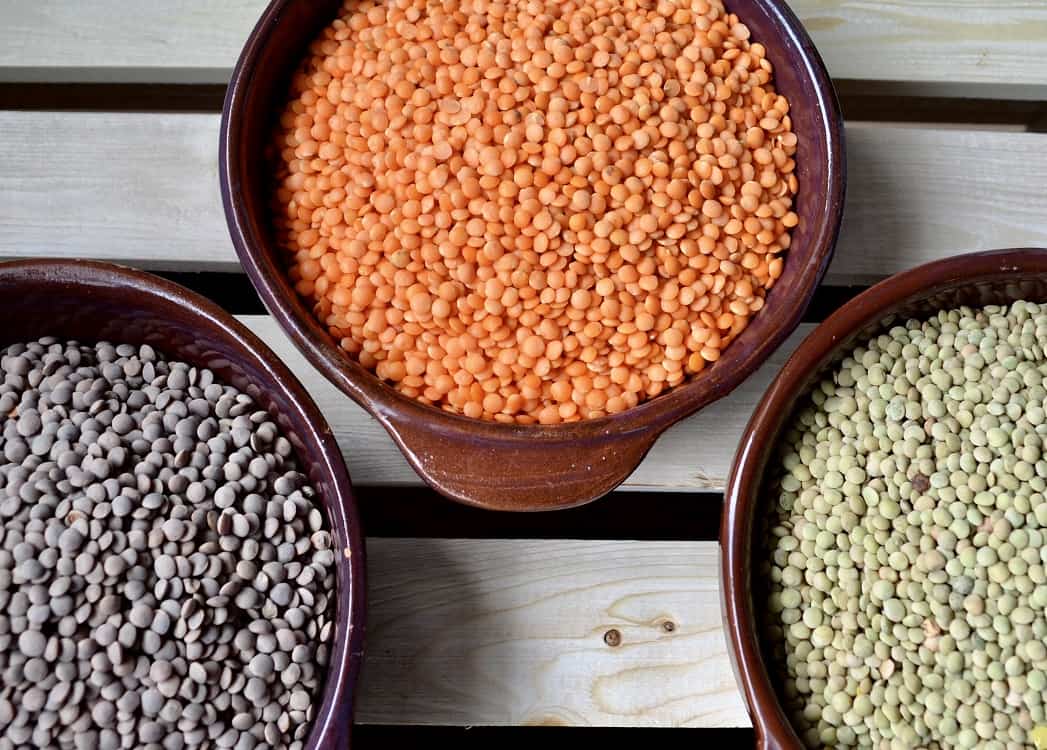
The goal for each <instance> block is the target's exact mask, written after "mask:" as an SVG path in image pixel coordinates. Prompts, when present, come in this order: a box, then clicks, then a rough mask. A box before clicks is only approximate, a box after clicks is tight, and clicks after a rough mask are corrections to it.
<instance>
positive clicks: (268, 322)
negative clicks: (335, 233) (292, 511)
mask: <svg viewBox="0 0 1047 750" xmlns="http://www.w3.org/2000/svg"><path fill="white" fill-rule="evenodd" d="M238 317H239V319H240V320H241V322H243V323H244V324H245V325H247V327H248V328H250V329H251V330H252V331H254V333H255V334H257V335H258V337H259V338H261V339H262V340H263V341H264V342H265V343H266V344H268V345H269V346H270V347H272V349H273V351H274V352H276V355H277V356H278V357H279V358H280V359H281V360H282V361H283V362H284V363H285V364H286V365H287V366H288V367H289V368H290V369H291V371H292V372H293V373H294V374H295V375H296V376H297V377H298V379H299V380H301V381H302V383H303V384H304V385H305V387H306V390H307V391H309V393H310V395H312V397H313V399H314V400H315V401H316V403H317V404H318V405H319V406H320V411H321V412H323V415H324V417H325V418H326V419H327V422H328V423H329V424H330V425H331V428H332V429H333V430H334V433H335V437H336V438H337V439H338V444H339V445H340V446H341V448H342V452H343V453H344V455H345V460H346V464H347V465H348V466H349V475H350V476H351V477H352V480H353V484H356V485H375V486H389V485H394V486H395V485H417V484H420V483H421V480H420V479H419V478H418V475H417V474H415V473H414V470H413V469H411V467H410V466H409V465H408V463H407V460H406V459H405V458H404V457H403V455H402V454H401V453H400V451H399V449H398V448H397V447H396V445H395V444H394V443H393V441H392V438H390V437H389V435H388V433H386V431H385V429H384V428H383V427H382V426H381V425H380V424H378V422H377V421H376V420H375V419H374V418H373V417H371V415H370V414H368V413H367V412H366V411H364V410H363V408H362V407H360V406H358V405H357V404H356V403H355V402H353V401H352V400H351V399H350V398H349V397H348V396H346V395H344V394H343V393H342V392H341V391H339V390H338V389H337V388H335V387H334V385H332V384H331V383H330V382H329V381H328V380H327V379H326V378H324V377H323V376H322V375H321V374H320V373H319V372H317V370H316V369H315V368H314V367H313V366H312V365H311V364H309V363H308V362H307V361H306V359H305V357H304V356H302V354H301V353H300V352H299V351H298V350H297V349H296V348H295V347H294V345H293V344H292V343H291V341H290V340H289V339H288V338H287V336H285V335H284V333H283V331H282V330H280V328H279V326H278V325H277V323H276V321H275V320H274V319H273V318H271V317H269V316H267V315H245V316H238ZM812 328H813V326H812V325H810V324H805V325H801V326H800V327H799V328H798V329H797V331H796V332H795V333H793V335H792V336H791V337H790V338H789V339H788V340H787V341H786V342H785V343H784V344H783V345H782V346H781V347H779V348H778V350H777V351H776V352H775V353H774V354H772V355H771V357H770V359H768V360H767V362H765V363H764V365H763V366H762V367H761V368H760V369H759V370H757V371H756V373H754V374H753V375H752V376H751V377H750V378H748V379H747V380H746V381H745V382H744V383H743V384H742V385H740V386H738V388H737V389H736V390H735V391H734V393H732V394H731V395H729V396H727V397H726V398H723V399H720V400H719V401H716V402H714V403H712V404H710V405H709V406H707V407H705V408H704V409H702V410H701V411H700V412H698V413H697V414H695V415H694V416H691V417H688V418H687V419H685V420H683V421H682V422H680V423H679V424H677V425H675V426H674V427H670V428H669V429H668V430H666V432H665V433H664V434H663V435H662V436H661V437H660V438H659V439H658V441H657V442H656V443H655V444H654V447H653V448H652V449H651V452H650V453H648V454H647V456H646V458H644V460H643V462H642V463H641V464H640V466H639V468H637V470H636V471H635V472H633V474H632V476H630V477H629V478H628V479H626V480H625V483H624V484H623V485H622V487H621V489H623V490H648V491H650V490H656V491H692V492H693V491H699V492H700V491H707V492H708V491H722V490H723V488H724V485H725V484H726V481H727V474H728V471H729V470H730V466H731V461H732V460H733V459H734V449H735V446H736V445H738V441H739V438H740V437H741V434H742V430H743V429H744V427H745V424H746V422H747V421H748V420H749V416H750V415H751V414H752V411H753V409H754V408H755V407H756V403H757V401H759V399H760V398H761V396H762V395H763V393H764V391H765V390H766V389H767V386H768V385H770V382H771V379H772V378H773V377H774V375H775V374H777V372H778V370H779V369H781V366H782V365H783V364H785V360H786V359H787V358H788V356H789V355H790V354H791V353H792V352H793V350H794V349H795V348H796V347H797V345H798V344H799V343H800V341H801V340H802V339H803V337H804V336H805V335H806V334H807V333H809V332H810V330H811V329H812Z"/></svg>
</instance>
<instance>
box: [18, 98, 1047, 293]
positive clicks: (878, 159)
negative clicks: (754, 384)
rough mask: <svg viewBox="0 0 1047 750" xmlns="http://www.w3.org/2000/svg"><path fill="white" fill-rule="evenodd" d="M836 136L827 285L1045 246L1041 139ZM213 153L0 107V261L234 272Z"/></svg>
mask: <svg viewBox="0 0 1047 750" xmlns="http://www.w3.org/2000/svg"><path fill="white" fill-rule="evenodd" d="M847 143H848V156H849V162H850V164H849V180H848V185H849V189H848V202H847V211H846V217H845V221H844V231H843V234H842V237H841V240H840V243H839V247H838V250H837V256H836V261H835V262H834V263H833V265H832V266H831V268H830V270H829V275H828V278H827V281H828V283H851V282H855V281H859V282H867V281H873V280H876V279H879V278H882V277H883V276H884V275H886V274H889V273H893V272H895V271H899V270H902V269H905V268H909V267H911V266H913V265H916V264H917V263H921V262H924V261H927V260H932V259H934V258H940V257H943V256H946V255H951V254H954V253H958V252H967V251H971V250H980V249H987V248H993V247H1007V246H1017V245H1030V244H1032V245H1047V170H1045V169H1043V163H1044V162H1043V154H1044V152H1045V150H1047V134H1043V133H1010V132H994V131H985V130H957V129H954V128H948V129H926V128H901V127H884V126H879V125H869V124H857V125H851V126H850V127H849V128H848V130H847ZM217 150H218V117H217V115H202V114H170V113H168V114H143V113H125V114H118V113H83V112H12V111H0V258H3V257H23V256H26V255H50V256H55V257H93V258H105V259H109V260H118V261H122V262H126V263H132V264H135V265H139V266H143V267H146V268H155V269H168V270H170V269H178V270H239V265H238V264H237V261H236V255H235V253H234V252H233V250H232V245H231V243H230V241H229V238H228V234H227V232H226V227H225V219H224V216H223V213H222V205H221V201H220V199H219V196H218V168H217Z"/></svg>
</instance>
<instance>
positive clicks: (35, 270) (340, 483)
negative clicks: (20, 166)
mask: <svg viewBox="0 0 1047 750" xmlns="http://www.w3.org/2000/svg"><path fill="white" fill-rule="evenodd" d="M0 299H2V300H3V303H2V310H0V320H2V321H3V324H2V325H0V347H3V346H6V345H9V344H12V343H16V342H21V341H29V340H32V339H36V338H39V337H41V336H55V337H58V338H63V339H76V340H80V341H83V342H95V341H101V340H108V341H111V342H117V343H129V344H136V345H137V344H149V345H150V346H152V347H153V348H155V349H156V350H157V351H158V352H160V353H162V354H163V355H164V356H165V357H167V358H170V359H179V360H182V361H185V362H189V363H191V364H194V365H196V366H198V367H207V368H210V369H211V370H213V371H214V373H215V375H216V376H217V377H218V378H219V379H220V380H221V381H223V382H226V383H229V384H231V385H234V386H236V387H237V388H239V389H240V390H241V391H243V392H244V393H247V394H249V395H250V396H251V397H252V398H254V399H255V401H256V402H257V403H258V404H259V405H260V406H261V407H262V408H264V409H265V410H267V411H268V412H269V413H270V414H272V415H273V417H274V418H275V419H274V421H276V422H277V424H279V426H280V429H281V431H282V432H283V434H284V435H285V436H286V437H287V438H288V439H289V440H290V441H291V443H292V445H293V446H294V449H295V455H296V457H297V459H298V462H299V465H300V467H301V468H302V471H303V472H304V473H305V474H307V475H308V476H309V479H310V481H311V482H312V484H313V486H314V487H315V488H316V490H317V492H318V493H319V496H320V498H321V500H322V502H323V505H324V507H325V510H326V512H327V516H328V518H329V520H330V522H331V525H332V531H333V535H334V539H335V551H336V555H335V567H336V588H337V591H336V597H335V601H336V604H335V607H336V612H335V623H336V625H335V635H334V643H333V644H332V649H331V652H330V657H329V665H328V674H327V679H326V681H325V685H324V689H323V690H324V692H323V696H322V704H321V707H320V709H319V710H318V711H317V712H316V714H315V718H314V722H315V723H314V728H313V731H312V733H311V735H310V745H309V746H310V747H314V748H320V747H335V746H336V745H335V744H331V745H328V744H327V743H328V742H329V741H331V740H334V739H341V740H342V744H340V745H337V746H339V747H341V746H344V743H345V742H347V741H348V734H349V724H350V721H351V706H352V696H353V684H354V682H355V677H356V673H357V670H358V667H359V662H360V658H361V648H362V636H363V578H362V576H363V569H362V566H363V557H362V555H363V542H362V538H361V535H360V529H359V523H358V520H357V515H356V510H355V505H354V502H353V498H352V493H351V489H350V485H349V477H348V473H347V471H346V469H345V464H344V462H343V459H342V456H341V453H340V451H339V450H338V446H337V444H336V443H335V441H334V437H333V435H332V433H331V431H330V429H329V428H328V427H327V426H326V423H325V422H324V420H323V417H322V416H321V415H320V412H319V410H318V409H317V408H316V405H315V404H314V403H313V402H312V400H311V399H310V397H309V396H308V394H306V392H305V391H304V389H303V388H302V386H301V384H300V383H298V381H297V380H296V379H295V378H294V376H293V375H292V374H291V373H290V371H288V370H287V369H286V367H284V366H283V364H281V363H280V361H279V360H278V359H277V357H276V355H274V354H273V353H272V352H271V351H270V350H269V349H268V348H267V347H266V346H265V345H264V344H262V343H261V342H260V341H259V340H258V339H257V338H255V337H254V336H253V335H252V334H251V333H250V332H249V331H247V330H246V329H244V328H243V327H242V326H241V325H239V324H238V323H236V321H235V320H233V319H232V318H231V317H230V316H229V315H227V314H225V313H224V312H222V311H221V310H220V309H219V308H217V307H216V306H215V305H213V304H212V303H210V302H208V301H207V300H205V299H203V298H202V297H199V296H198V295H196V294H193V293H190V292H188V291H187V290H185V289H182V288H181V287H178V286H176V285H174V284H172V283H170V282H166V281H164V280H162V279H159V278H157V277H154V276H150V275H148V274H143V273H140V272H137V271H131V270H129V269H123V268H119V267H117V266H112V265H108V264H102V263H88V262H83V261H80V262H69V263H64V262H57V261H56V262H52V261H25V262H15V263H0ZM343 550H351V554H342V551H343Z"/></svg>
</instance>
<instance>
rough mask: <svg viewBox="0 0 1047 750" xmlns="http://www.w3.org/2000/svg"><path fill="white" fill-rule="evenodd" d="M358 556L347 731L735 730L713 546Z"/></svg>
mask: <svg viewBox="0 0 1047 750" xmlns="http://www.w3.org/2000/svg"><path fill="white" fill-rule="evenodd" d="M367 552H368V570H369V571H370V587H369V592H368V600H369V601H368V606H369V612H368V624H367V628H368V632H367V645H366V654H367V656H366V659H365V664H364V670H363V675H362V680H361V685H360V692H359V699H358V703H357V720H358V721H360V722H361V723H365V724H443V725H448V724H453V725H458V724H465V725H485V724H503V725H505V724H512V725H521V724H532V725H533V724H543V725H550V724H552V725H561V726H579V725H585V726H658V727H670V726H693V727H741V726H749V718H748V715H747V714H746V711H745V708H744V705H743V702H742V699H741V695H740V693H739V692H738V689H737V687H736V685H735V681H734V676H733V673H732V671H731V665H730V662H729V660H728V657H727V653H726V642H725V639H724V634H723V630H722V626H721V622H720V605H719V593H718V573H717V555H718V547H717V545H716V543H715V542H621V541H606V542H580V541H556V540H546V541H533V540H482V541H480V540H449V539H371V540H369V541H368V550H367ZM611 630H615V631H617V634H618V636H619V637H620V645H618V646H610V645H608V643H607V642H606V641H605V634H606V633H608V631H611ZM611 640H612V642H613V639H611Z"/></svg>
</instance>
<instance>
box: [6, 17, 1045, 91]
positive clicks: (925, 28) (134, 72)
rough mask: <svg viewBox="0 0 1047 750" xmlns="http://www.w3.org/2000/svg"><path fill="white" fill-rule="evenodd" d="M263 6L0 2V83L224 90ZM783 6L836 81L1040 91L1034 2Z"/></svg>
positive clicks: (895, 87)
mask: <svg viewBox="0 0 1047 750" xmlns="http://www.w3.org/2000/svg"><path fill="white" fill-rule="evenodd" d="M265 5H266V0H223V1H222V2H205V1H204V0H141V2H138V3H134V4H131V5H128V4H127V3H125V2H121V1H120V0H95V2H93V3H91V7H90V11H89V12H84V10H83V8H82V7H81V6H80V5H79V4H77V3H69V2H65V0H35V2H32V3H26V2H23V0H0V18H3V19H4V23H3V24H2V25H0V81H30V82H71V81H73V82H106V83H118V82H141V83H225V82H226V81H227V80H228V77H229V73H230V70H231V68H232V66H233V63H234V62H235V60H236V57H237V55H238V54H239V51H240V47H241V45H242V44H243V41H244V39H246V37H247V34H248V33H249V32H250V30H251V28H252V27H253V25H254V23H255V21H256V19H257V18H258V16H259V15H260V14H261V12H262V9H263V8H264V7H265ZM728 5H729V2H728ZM791 5H792V6H793V8H794V9H795V10H796V12H797V14H798V15H799V16H800V18H801V20H802V21H803V22H804V24H805V25H806V27H807V29H808V31H809V32H810V33H811V36H812V37H813V38H814V40H815V43H816V44H817V45H818V48H819V50H820V51H821V53H822V55H823V56H824V58H825V60H826V63H827V65H828V66H829V70H830V72H831V73H832V75H833V77H835V78H837V79H858V80H864V79H876V80H878V81H881V82H886V83H887V87H888V88H887V90H890V91H893V92H895V93H907V94H919V95H938V96H974V95H978V94H981V95H988V96H995V97H1005V98H1030V99H1035V98H1042V97H1043V95H1044V93H1045V92H1047V55H1045V54H1043V52H1044V48H1043V44H1044V42H1045V40H1047V6H1045V4H1044V3H1043V2H1041V1H1040V0H995V1H994V2H985V0H952V1H951V2H947V3H946V2H941V0H893V1H892V2H884V1H883V0H794V2H792V3H791ZM1037 46H1039V49H1037ZM881 90H882V87H881Z"/></svg>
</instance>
